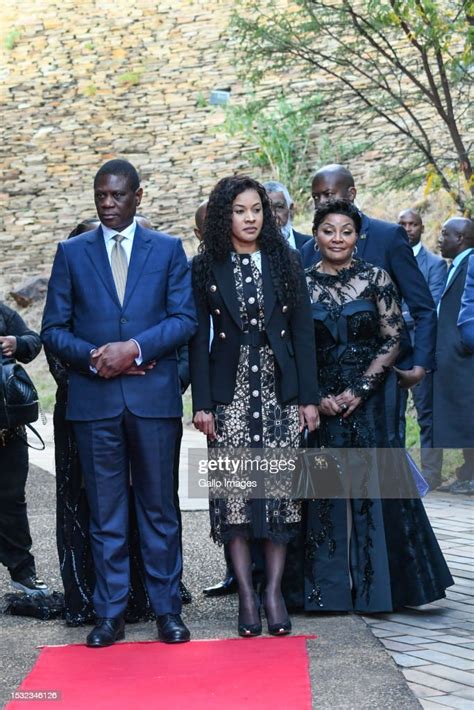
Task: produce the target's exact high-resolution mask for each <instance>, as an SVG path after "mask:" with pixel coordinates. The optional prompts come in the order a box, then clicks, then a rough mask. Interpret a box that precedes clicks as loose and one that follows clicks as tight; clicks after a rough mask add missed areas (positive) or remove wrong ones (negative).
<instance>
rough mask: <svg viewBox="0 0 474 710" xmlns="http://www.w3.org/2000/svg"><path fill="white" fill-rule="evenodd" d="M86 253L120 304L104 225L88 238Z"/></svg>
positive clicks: (110, 292)
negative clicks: (105, 239)
mask: <svg viewBox="0 0 474 710" xmlns="http://www.w3.org/2000/svg"><path fill="white" fill-rule="evenodd" d="M86 254H87V256H88V257H89V259H90V260H91V263H92V266H93V268H94V269H95V271H96V273H97V275H98V276H99V278H100V279H101V281H102V283H103V284H104V286H105V288H106V289H107V291H108V292H109V294H110V296H111V298H113V300H114V301H115V302H116V303H117V305H119V306H120V301H119V299H118V296H117V291H116V289H115V283H114V277H113V276H112V269H111V268H110V262H109V257H108V256H107V249H106V247H105V242H104V235H103V233H102V227H98V229H96V230H95V231H94V232H91V233H90V236H88V237H87V239H86Z"/></svg>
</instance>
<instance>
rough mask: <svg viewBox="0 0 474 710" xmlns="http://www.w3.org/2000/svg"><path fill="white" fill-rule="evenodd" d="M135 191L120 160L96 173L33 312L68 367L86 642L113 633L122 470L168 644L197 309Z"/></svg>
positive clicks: (175, 249) (175, 620) (172, 637)
mask: <svg viewBox="0 0 474 710" xmlns="http://www.w3.org/2000/svg"><path fill="white" fill-rule="evenodd" d="M142 194H143V191H142V188H141V187H140V182H139V178H138V174H137V171H136V170H135V168H134V167H133V166H132V165H131V164H130V163H128V162H127V161H125V160H111V161H109V162H107V163H105V164H104V165H103V166H102V167H101V168H100V169H99V171H98V172H97V174H96V176H95V179H94V197H95V204H96V208H97V214H98V216H99V219H100V222H101V225H100V227H99V228H98V229H96V230H94V231H92V232H86V233H85V234H83V235H81V236H78V237H75V238H73V239H70V240H68V241H65V242H61V243H60V244H59V245H58V250H57V253H56V257H55V260H54V264H53V269H52V273H51V278H50V281H49V287H48V295H47V300H46V306H45V311H44V316H43V328H42V339H43V342H44V344H45V345H46V346H47V347H48V348H49V349H50V350H51V351H52V352H53V354H55V355H56V356H57V357H59V358H60V359H61V360H62V361H63V362H64V363H66V364H67V367H68V370H69V382H68V402H67V410H66V416H67V418H68V420H70V421H72V422H73V425H74V433H75V436H76V441H77V445H78V451H79V457H80V462H81V467H82V471H83V474H84V481H85V487H86V492H87V498H88V502H89V507H90V532H91V540H92V552H93V557H94V566H95V571H96V586H95V589H94V595H93V604H94V610H95V612H96V615H97V617H98V623H97V625H96V627H95V628H94V629H93V630H92V631H91V633H90V634H89V635H88V637H87V644H88V645H89V646H94V647H100V646H108V645H111V644H112V643H114V642H115V641H116V640H119V639H121V638H123V637H124V623H123V613H124V610H125V607H126V605H127V596H128V589H129V559H128V555H129V552H128V539H127V520H128V495H127V492H128V485H129V478H130V476H131V478H132V482H133V487H134V491H135V500H136V514H137V522H138V527H139V530H140V544H141V552H142V557H143V564H144V567H145V576H146V584H147V589H148V594H149V597H150V601H151V605H152V608H153V611H154V612H155V614H156V615H157V626H158V637H159V638H160V640H162V641H165V642H168V643H178V642H182V641H187V640H189V636H190V635H189V630H188V629H187V628H186V626H185V625H184V623H183V621H182V619H181V617H180V612H181V600H180V596H179V575H180V570H181V556H180V552H179V535H178V522H177V516H176V510H175V506H174V503H173V457H174V443H173V442H175V441H176V436H177V432H178V427H179V419H180V417H181V415H182V401H181V392H180V388H179V380H178V367H177V355H176V349H177V348H178V347H179V346H180V345H182V344H184V343H185V342H186V341H187V340H188V339H189V338H190V337H191V335H192V334H193V333H194V330H195V328H196V313H195V306H194V302H193V296H192V291H191V283H190V270H189V266H188V263H187V261H186V256H185V254H184V250H183V247H182V244H181V242H180V240H179V239H174V238H172V237H170V236H168V235H166V234H162V233H160V232H154V231H152V230H149V229H144V228H143V227H140V226H139V225H138V224H136V222H135V219H134V217H135V213H136V209H137V207H138V205H139V204H140V202H141V198H142Z"/></svg>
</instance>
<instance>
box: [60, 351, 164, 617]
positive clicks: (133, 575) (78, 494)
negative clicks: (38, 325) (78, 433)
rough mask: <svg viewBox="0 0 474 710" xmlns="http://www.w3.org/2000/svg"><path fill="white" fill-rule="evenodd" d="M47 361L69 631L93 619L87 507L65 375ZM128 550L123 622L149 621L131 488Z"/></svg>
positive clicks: (92, 565) (61, 555)
mask: <svg viewBox="0 0 474 710" xmlns="http://www.w3.org/2000/svg"><path fill="white" fill-rule="evenodd" d="M46 357H47V360H48V364H49V369H50V371H51V374H52V375H53V377H54V379H55V380H56V384H57V385H58V389H57V393H56V406H55V408H54V445H55V459H56V542H57V548H58V556H59V565H60V570H61V578H62V581H63V586H64V606H65V619H66V623H67V624H68V625H69V626H80V625H82V624H87V623H92V622H93V621H94V620H95V614H94V610H93V608H92V593H93V591H94V585H95V574H94V564H93V560H92V553H91V547H90V541H89V506H88V503H87V498H86V491H85V488H84V483H83V479H82V471H81V467H80V464H79V456H78V453H77V447H76V441H75V438H74V431H73V428H72V424H71V423H70V422H68V421H66V404H67V370H66V369H65V368H64V366H63V365H62V363H61V362H60V361H59V360H58V358H56V357H55V356H54V355H52V354H51V353H49V352H46ZM129 546H130V592H129V599H128V606H127V609H126V612H125V619H126V620H127V621H128V622H134V621H139V620H142V619H153V618H154V614H153V611H152V609H151V606H150V601H149V598H148V593H147V591H146V586H145V575H144V570H143V563H142V560H141V556H140V547H139V540H138V528H137V522H136V517H135V509H134V505H133V489H132V488H130V521H129Z"/></svg>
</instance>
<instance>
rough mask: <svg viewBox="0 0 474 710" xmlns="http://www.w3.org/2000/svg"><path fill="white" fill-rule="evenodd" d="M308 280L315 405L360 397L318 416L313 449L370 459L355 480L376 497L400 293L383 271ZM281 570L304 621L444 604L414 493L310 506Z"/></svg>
mask: <svg viewBox="0 0 474 710" xmlns="http://www.w3.org/2000/svg"><path fill="white" fill-rule="evenodd" d="M306 277H307V283H308V288H309V291H310V296H311V301H312V308H313V320H314V327H315V337H316V348H317V362H318V377H319V383H320V387H321V396H322V397H324V396H326V395H328V394H333V395H337V394H340V393H341V392H342V391H344V390H345V389H346V388H350V389H351V390H352V391H353V392H354V393H355V394H356V395H357V396H361V397H362V402H361V404H360V405H359V406H358V407H357V409H356V410H355V411H354V413H353V414H352V415H351V416H349V417H348V418H347V419H343V418H342V417H340V416H334V417H326V416H322V421H321V428H320V433H319V436H320V443H321V445H323V446H329V447H333V448H340V449H349V448H350V449H354V448H357V449H370V451H371V453H367V457H366V459H365V464H364V465H365V466H366V469H365V470H363V471H362V474H361V475H363V476H366V477H367V480H369V481H371V482H372V483H371V485H372V484H373V482H374V480H376V481H377V483H378V486H379V488H380V487H383V485H384V480H383V479H384V475H385V476H387V470H384V466H383V464H382V465H381V463H380V461H381V460H382V456H383V454H382V452H383V450H385V451H386V450H387V449H388V447H389V443H388V436H387V432H386V427H385V421H386V416H385V403H384V388H383V382H384V379H385V376H386V373H387V372H388V368H390V367H391V366H392V365H393V363H394V362H395V360H396V357H397V352H398V344H399V340H400V332H401V328H402V316H401V312H400V308H399V303H398V294H397V291H396V289H395V287H394V285H393V283H392V281H391V280H390V277H389V276H388V274H386V272H385V271H383V270H382V269H380V268H378V267H374V266H372V265H370V264H368V263H366V262H363V261H361V260H355V261H354V262H353V265H352V266H351V267H349V268H348V269H344V270H343V271H341V272H339V274H338V275H330V274H324V273H322V272H321V271H320V270H319V265H315V266H312V267H311V268H310V269H308V270H307V271H306ZM391 451H392V454H393V456H397V457H398V458H397V485H398V486H399V487H400V490H403V491H407V490H408V491H410V490H412V491H415V489H414V484H413V480H412V477H411V473H410V469H409V466H408V464H407V460H406V456H405V455H404V452H403V451H402V450H399V449H398V450H393V449H392V450H391ZM372 452H373V453H372ZM389 455H391V454H389ZM392 470H393V469H392ZM343 475H344V473H343ZM390 475H392V473H390ZM392 490H393V489H392ZM287 560H288V561H287V569H286V573H285V580H284V591H285V596H286V599H287V603H288V605H289V606H290V607H293V608H303V609H305V610H306V611H322V612H324V611H352V610H353V611H358V612H384V611H391V610H393V609H395V608H399V607H402V606H407V605H408V606H418V605H421V604H426V603H428V602H431V601H434V600H435V599H439V598H441V597H444V596H445V589H446V587H448V586H450V585H452V584H453V579H452V577H451V575H450V573H449V570H448V567H447V565H446V562H445V560H444V557H443V555H442V553H441V550H440V548H439V545H438V543H437V540H436V538H435V536H434V533H433V530H432V528H431V525H430V523H429V520H428V517H427V515H426V512H425V510H424V507H423V504H422V502H421V501H420V500H419V499H417V498H416V494H415V493H414V495H413V497H405V498H401V497H400V498H395V499H394V498H391V499H383V498H380V497H378V498H368V497H367V498H363V499H355V498H353V499H351V500H349V501H347V500H338V499H331V500H314V501H307V502H306V503H305V504H304V510H303V526H302V536H301V538H300V539H299V540H297V541H295V542H293V543H292V544H291V548H290V549H289V551H288V555H287Z"/></svg>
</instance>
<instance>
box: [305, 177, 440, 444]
mask: <svg viewBox="0 0 474 710" xmlns="http://www.w3.org/2000/svg"><path fill="white" fill-rule="evenodd" d="M311 191H312V196H313V199H314V204H315V206H316V207H319V206H320V205H322V204H324V203H326V202H328V201H329V200H331V199H346V200H350V201H351V202H353V201H354V200H355V198H356V195H357V190H356V187H355V184H354V178H353V176H352V173H351V172H350V171H349V170H347V168H345V167H343V166H342V165H326V166H325V167H323V168H321V169H320V170H318V171H317V172H316V173H315V175H314V177H313V182H312V186H311ZM361 217H362V226H361V233H360V237H359V241H358V244H357V256H358V258H359V259H364V260H365V261H368V262H369V263H370V264H373V265H374V266H379V267H381V268H382V269H384V270H385V271H386V272H387V273H388V274H389V276H390V278H391V279H392V281H393V282H394V283H395V285H396V287H397V289H398V292H399V295H400V297H401V298H402V299H403V300H404V301H405V302H406V303H407V305H408V308H409V309H410V313H411V316H412V318H413V320H414V322H415V337H414V344H413V345H412V343H411V340H410V335H409V333H408V329H407V328H406V327H405V329H404V332H403V333H402V338H401V343H400V354H399V356H398V359H397V363H396V368H394V370H395V372H396V376H395V374H392V375H389V376H388V377H387V379H386V382H385V402H386V413H387V429H388V435H389V441H390V445H391V446H401V441H400V434H399V410H400V405H399V387H402V388H410V387H413V386H414V385H416V384H418V382H421V380H422V379H423V377H424V376H425V374H426V372H427V371H430V370H433V369H434V367H435V359H434V352H435V343H436V308H435V305H434V302H433V298H432V296H431V294H430V291H429V288H428V286H427V284H426V281H425V279H424V278H423V274H422V273H421V271H420V269H419V268H418V265H417V263H416V259H415V257H414V255H413V250H412V249H411V248H410V245H409V243H408V239H407V235H406V232H405V230H404V229H403V227H401V226H400V225H397V224H392V223H390V222H384V221H382V220H379V219H372V218H371V217H368V216H367V215H366V214H364V213H361ZM301 256H302V259H303V265H304V266H305V267H309V266H311V265H312V264H314V263H316V262H317V261H318V260H319V256H318V254H317V252H316V251H315V245H314V241H313V242H308V243H307V244H305V245H304V246H303V248H302V250H301Z"/></svg>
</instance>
